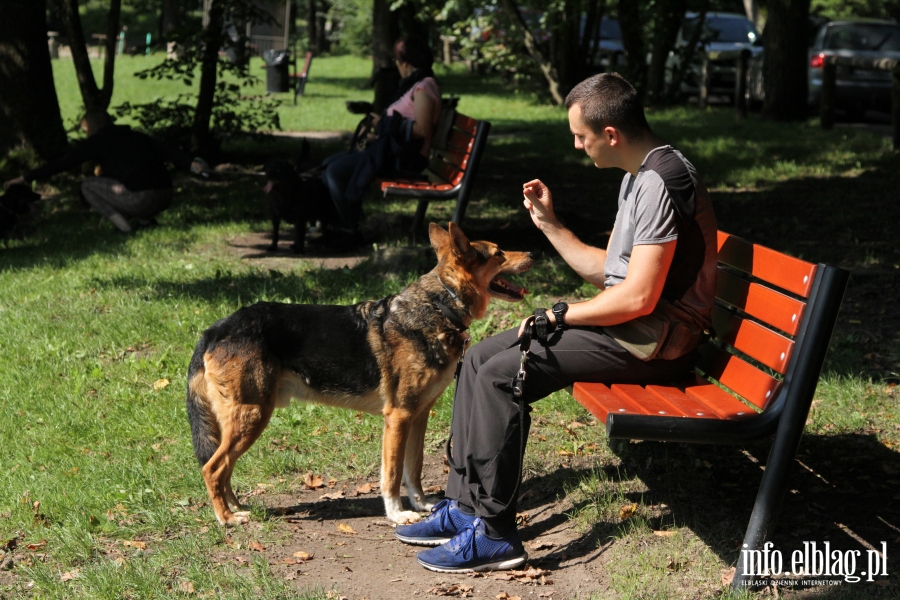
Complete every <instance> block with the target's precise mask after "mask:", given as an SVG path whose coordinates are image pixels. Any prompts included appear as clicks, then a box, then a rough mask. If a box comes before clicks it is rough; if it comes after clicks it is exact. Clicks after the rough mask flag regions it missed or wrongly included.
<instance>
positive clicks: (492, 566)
mask: <svg viewBox="0 0 900 600" xmlns="http://www.w3.org/2000/svg"><path fill="white" fill-rule="evenodd" d="M526 560H528V553H527V552H526V553H525V554H523V555H522V556H517V557H516V558H510V559H507V560H501V561H497V562H492V563H486V564H483V565H478V566H477V567H459V568H453V567H439V566H436V565H430V564H428V563H426V562H422V559H419V564H420V565H422V566H423V567H425V568H426V569H428V570H429V571H437V572H438V573H479V572H481V571H508V570H509V569H515V568H516V567H518V566H521V565H523V564H525V561H526Z"/></svg>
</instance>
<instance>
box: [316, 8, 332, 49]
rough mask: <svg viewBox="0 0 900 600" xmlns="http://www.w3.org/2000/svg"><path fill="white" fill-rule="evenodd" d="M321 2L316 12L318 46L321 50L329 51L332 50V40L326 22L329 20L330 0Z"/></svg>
mask: <svg viewBox="0 0 900 600" xmlns="http://www.w3.org/2000/svg"><path fill="white" fill-rule="evenodd" d="M320 1H321V4H319V6H318V10H317V12H316V48H318V49H319V52H328V51H329V50H331V42H330V41H329V39H328V31H327V30H326V28H325V24H326V22H327V21H328V9H329V8H330V7H329V6H328V0H320Z"/></svg>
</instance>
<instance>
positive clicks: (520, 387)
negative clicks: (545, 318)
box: [512, 316, 534, 400]
mask: <svg viewBox="0 0 900 600" xmlns="http://www.w3.org/2000/svg"><path fill="white" fill-rule="evenodd" d="M533 330H534V317H533V316H531V317H528V319H527V320H526V321H525V330H524V331H523V332H522V335H521V336H519V352H520V353H521V355H522V356H521V358H520V359H519V370H518V371H517V372H516V375H515V377H513V381H512V391H513V398H515V399H516V400H518V399H520V398H522V397H523V396H524V395H525V363H527V362H528V351H529V348H531V332H532V331H533Z"/></svg>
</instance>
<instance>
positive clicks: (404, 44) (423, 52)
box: [394, 36, 434, 69]
mask: <svg viewBox="0 0 900 600" xmlns="http://www.w3.org/2000/svg"><path fill="white" fill-rule="evenodd" d="M394 56H395V57H396V58H397V59H398V60H402V61H403V62H405V63H409V64H411V65H412V66H413V68H415V69H430V68H431V66H432V65H433V64H434V52H432V51H431V48H429V47H428V44H427V43H426V42H425V40H423V39H422V38H419V37H414V36H411V37H408V38H406V39H403V40H400V41H399V42H397V43H396V44H395V45H394Z"/></svg>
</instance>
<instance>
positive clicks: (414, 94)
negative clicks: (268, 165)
mask: <svg viewBox="0 0 900 600" xmlns="http://www.w3.org/2000/svg"><path fill="white" fill-rule="evenodd" d="M394 56H395V60H396V62H397V69H398V70H399V71H400V76H401V77H402V78H403V79H401V80H400V86H399V88H398V89H397V92H396V94H395V95H394V100H393V101H392V102H391V104H390V105H389V106H388V108H387V110H386V111H385V113H384V116H381V115H376V114H374V113H373V114H372V115H371V117H372V122H373V126H374V127H375V133H376V139H375V141H374V142H373V143H372V144H370V145H369V147H368V148H366V149H365V150H363V151H361V152H357V151H353V152H351V153H349V154H348V153H346V152H341V153H340V154H335V155H333V156H330V157H328V158H326V159H325V160H324V161H323V163H322V164H323V166H324V167H325V170H324V171H323V174H322V177H323V179H324V180H325V184H326V185H327V186H328V191H329V192H330V194H331V199H332V201H333V202H334V205H335V208H337V211H338V213H339V214H340V221H341V222H340V230H339V233H338V235H337V236H334V237H332V238H331V239H330V240H329V241H328V242H327V244H328V245H331V246H332V247H337V248H341V247H350V246H353V245H356V244H358V243H359V242H360V241H361V238H360V236H359V231H358V227H359V219H360V213H361V208H362V198H363V195H364V194H365V191H366V189H367V188H368V186H369V185H370V184H371V183H372V181H374V180H375V177H376V175H388V174H398V173H399V174H401V175H407V176H408V175H418V174H420V173H421V172H422V170H423V169H424V168H425V167H427V166H428V162H429V160H428V156H429V154H430V152H431V137H432V135H433V134H434V128H435V125H436V124H437V121H438V117H440V113H441V89H440V86H439V85H438V82H437V80H436V79H435V78H434V71H432V70H431V67H432V65H433V64H434V53H433V52H432V51H431V49H430V48H429V47H428V45H427V44H426V43H425V42H424V41H422V40H421V39H419V38H415V37H409V38H406V39H404V40H400V41H399V42H397V43H396V44H395V46H394Z"/></svg>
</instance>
